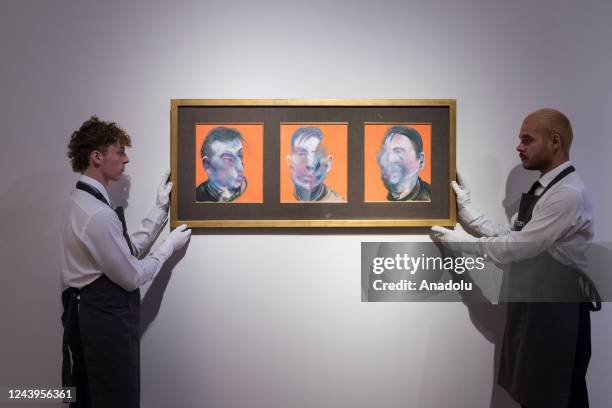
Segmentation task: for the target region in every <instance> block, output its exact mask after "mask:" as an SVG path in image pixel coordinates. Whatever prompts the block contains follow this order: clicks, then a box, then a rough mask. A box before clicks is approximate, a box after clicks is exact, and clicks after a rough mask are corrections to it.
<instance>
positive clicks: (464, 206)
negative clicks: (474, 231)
mask: <svg viewBox="0 0 612 408" xmlns="http://www.w3.org/2000/svg"><path fill="white" fill-rule="evenodd" d="M457 181H458V183H457V182H456V181H451V186H452V187H453V190H454V191H455V195H456V196H457V209H458V210H459V212H458V213H457V216H458V217H459V220H460V221H461V222H463V223H465V224H467V225H470V226H472V225H471V224H472V223H473V222H474V220H476V219H477V218H480V217H481V216H482V214H480V213H479V212H478V211H477V210H476V209H475V208H474V207H472V200H471V198H470V190H468V188H467V187H466V184H465V180H463V178H462V177H461V176H460V175H459V173H457ZM472 227H473V226H472Z"/></svg>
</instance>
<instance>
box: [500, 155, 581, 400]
mask: <svg viewBox="0 0 612 408" xmlns="http://www.w3.org/2000/svg"><path fill="white" fill-rule="evenodd" d="M573 171H575V169H574V167H573V166H570V167H568V168H566V169H565V170H564V171H562V172H561V173H560V174H559V175H557V177H555V178H554V179H553V180H552V181H551V183H550V184H549V185H548V186H547V187H546V189H545V190H544V192H543V193H542V194H541V195H539V196H536V195H534V192H535V190H536V187H537V184H534V186H533V187H532V188H531V190H530V191H529V193H527V194H523V196H522V197H521V204H520V209H519V214H518V218H517V220H516V222H515V224H514V226H513V229H514V230H515V231H520V230H522V229H523V227H524V226H525V225H526V224H527V223H528V222H529V221H530V220H531V216H532V212H533V208H534V206H535V204H536V202H537V201H538V199H540V198H541V197H542V196H543V195H544V194H545V193H546V192H547V191H548V190H549V189H550V188H551V187H552V186H553V185H554V184H556V183H558V182H559V181H560V180H561V179H563V177H565V176H567V175H568V174H570V173H571V172H573ZM578 276H579V272H578V271H576V270H572V269H571V268H569V267H567V266H565V265H562V264H561V263H559V262H557V261H556V260H555V259H554V258H553V257H552V256H551V255H549V254H548V253H547V252H544V253H542V254H540V255H538V256H537V257H535V258H534V259H529V260H525V261H521V262H515V263H512V264H511V266H510V271H509V275H508V280H509V286H510V293H511V295H510V296H511V298H510V299H509V300H510V303H508V304H507V318H506V326H505V331H504V339H503V344H502V352H501V357H500V363H499V376H498V382H499V384H500V385H501V386H502V387H504V388H505V389H506V390H507V391H508V392H509V393H510V395H512V396H513V398H514V399H515V400H516V401H518V402H519V403H521V404H522V405H523V406H526V407H529V408H531V407H533V408H544V407H550V408H565V407H571V408H578V407H580V408H584V407H588V395H587V389H586V380H585V375H586V371H587V367H588V364H589V359H590V356H591V337H590V336H591V328H590V324H591V323H590V315H589V313H590V307H591V303H587V302H559V301H558V300H559V299H560V295H561V296H568V297H567V299H572V298H573V299H578V298H579V297H578V295H575V294H573V293H568V291H569V292H571V291H572V290H578V287H579V285H578ZM560 277H563V278H562V280H563V281H564V282H565V284H564V285H563V286H560V285H559V284H558V283H557V282H558V280H559V278H560ZM551 287H552V288H553V289H550V288H551ZM547 291H549V292H547ZM521 294H523V295H525V294H526V295H525V299H531V300H532V301H521V299H520V296H521ZM547 295H550V298H551V299H556V300H557V301H556V302H555V301H546V300H545V299H546V297H547ZM512 296H514V298H512ZM574 296H576V297H574ZM534 297H537V298H538V299H542V301H538V302H533V299H534ZM561 298H563V299H566V298H565V297H561Z"/></svg>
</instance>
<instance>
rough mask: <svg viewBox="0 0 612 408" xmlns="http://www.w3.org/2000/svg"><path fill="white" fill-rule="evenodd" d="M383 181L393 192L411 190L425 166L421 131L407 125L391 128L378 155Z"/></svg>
mask: <svg viewBox="0 0 612 408" xmlns="http://www.w3.org/2000/svg"><path fill="white" fill-rule="evenodd" d="M377 160H378V165H379V166H380V175H381V178H382V181H383V183H384V184H385V186H386V187H387V189H388V190H389V192H390V193H392V194H401V193H403V192H406V191H410V190H412V189H413V188H414V186H415V185H416V184H417V180H418V177H419V172H420V171H421V170H423V167H424V166H425V155H424V154H423V142H422V140H421V136H420V135H419V133H418V132H417V131H416V130H414V129H412V128H409V127H406V126H394V127H392V128H390V129H389V130H388V131H387V132H386V134H385V137H384V139H383V144H382V146H381V149H380V151H379V152H378V155H377Z"/></svg>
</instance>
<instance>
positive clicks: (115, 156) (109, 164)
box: [94, 142, 130, 181]
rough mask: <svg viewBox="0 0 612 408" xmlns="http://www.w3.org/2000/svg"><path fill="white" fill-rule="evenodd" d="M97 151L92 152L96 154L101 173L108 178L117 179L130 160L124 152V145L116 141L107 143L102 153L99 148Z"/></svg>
mask: <svg viewBox="0 0 612 408" xmlns="http://www.w3.org/2000/svg"><path fill="white" fill-rule="evenodd" d="M97 152H99V153H95V152H94V154H98V156H97V158H98V163H99V165H100V170H101V171H102V174H103V175H104V176H105V177H106V178H107V179H108V180H113V181H117V180H119V179H120V178H121V175H122V174H123V171H124V170H125V165H126V164H128V163H129V161H130V159H129V158H128V156H127V154H126V153H125V146H122V145H120V144H119V142H116V143H113V144H111V145H108V146H107V148H106V151H105V152H104V153H102V152H100V151H99V150H98V151H97Z"/></svg>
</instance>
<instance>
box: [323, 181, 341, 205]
mask: <svg viewBox="0 0 612 408" xmlns="http://www.w3.org/2000/svg"><path fill="white" fill-rule="evenodd" d="M325 189H326V192H325V194H324V195H323V197H321V199H320V200H319V201H326V202H332V203H344V202H346V200H345V199H344V198H342V196H341V195H340V194H339V193H337V192H336V191H334V190H332V189H331V188H329V186H327V185H325Z"/></svg>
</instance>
